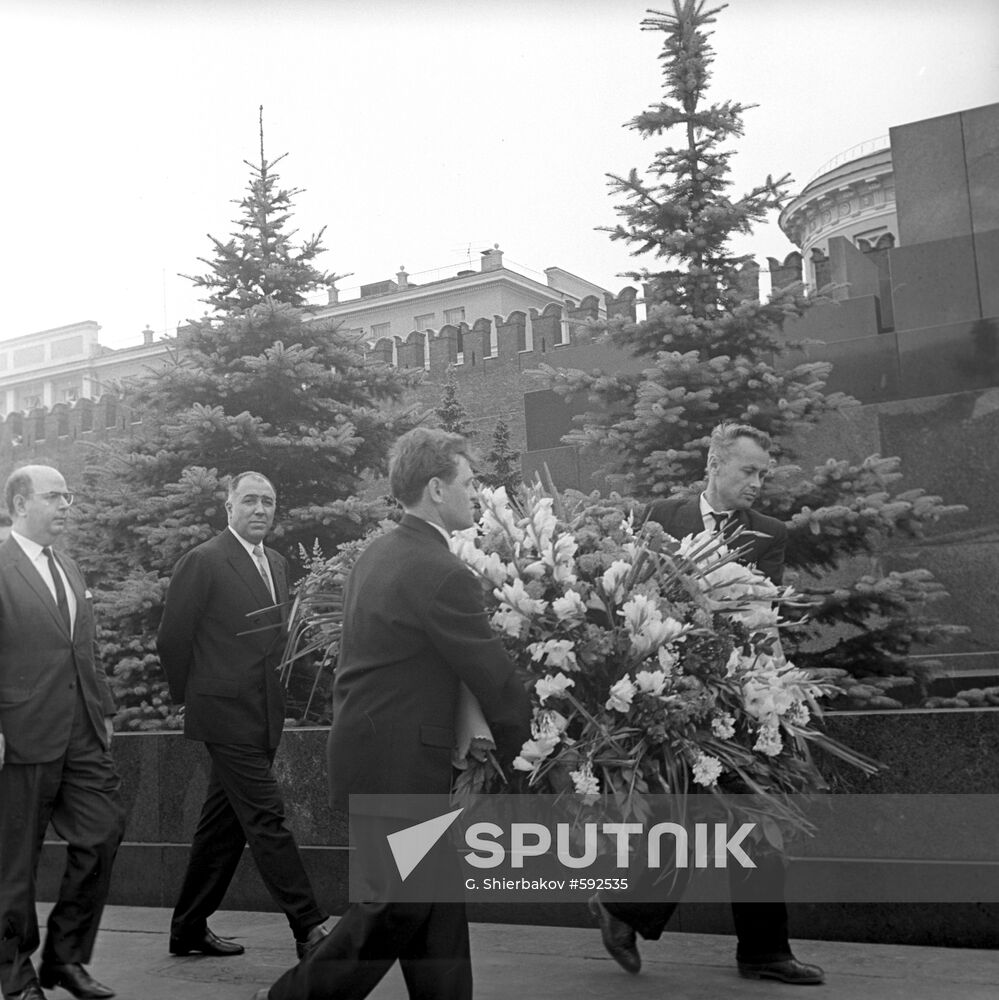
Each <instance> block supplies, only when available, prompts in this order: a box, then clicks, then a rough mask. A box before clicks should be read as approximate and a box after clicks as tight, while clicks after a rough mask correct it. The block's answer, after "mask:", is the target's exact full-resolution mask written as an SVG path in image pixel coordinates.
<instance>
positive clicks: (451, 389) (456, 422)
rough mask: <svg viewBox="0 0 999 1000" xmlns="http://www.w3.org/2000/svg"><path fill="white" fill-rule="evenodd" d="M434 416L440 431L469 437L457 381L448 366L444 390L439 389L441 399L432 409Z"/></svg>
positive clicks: (465, 413)
mask: <svg viewBox="0 0 999 1000" xmlns="http://www.w3.org/2000/svg"><path fill="white" fill-rule="evenodd" d="M434 414H435V415H436V417H437V426H438V427H440V429H441V430H442V431H448V432H449V433H451V434H464V435H465V437H471V431H470V430H469V427H468V412H467V411H466V410H465V407H464V406H463V405H462V402H461V400H460V399H459V398H458V379H457V377H456V376H455V373H454V367H453V366H452V365H448V369H447V374H446V375H445V376H444V388H443V389H441V398H440V400H439V402H438V403H437V406H436V407H435V409H434Z"/></svg>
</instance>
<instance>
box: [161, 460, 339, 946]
mask: <svg viewBox="0 0 999 1000" xmlns="http://www.w3.org/2000/svg"><path fill="white" fill-rule="evenodd" d="M276 505H277V496H276V493H275V490H274V486H273V485H272V484H271V482H270V480H269V479H267V477H266V476H264V475H262V474H261V473H259V472H242V473H240V474H239V475H237V476H234V477H233V478H232V480H231V482H230V484H229V498H228V500H227V501H226V511H227V512H228V515H229V525H228V527H227V528H226V529H225V530H224V531H222V532H220V533H219V534H218V535H216V537H215V538H212V539H210V540H209V541H207V542H204V543H203V544H201V545H199V546H197V547H196V548H193V549H191V551H190V552H188V553H187V554H186V555H184V556H182V557H181V559H180V561H179V562H178V563H177V565H176V567H175V568H174V572H173V576H172V577H171V579H170V586H169V589H168V590H167V598H166V605H165V607H164V609H163V619H162V622H161V623H160V628H159V633H158V635H157V638H156V646H157V651H158V652H159V655H160V660H161V662H162V664H163V669H164V670H165V672H166V675H167V680H168V681H169V683H170V694H171V697H172V698H173V700H174V701H175V702H177V703H178V704H180V703H183V704H184V706H185V711H184V734H185V735H186V736H187V738H188V739H192V740H200V741H201V742H203V743H204V744H205V747H206V748H207V750H208V755H209V757H210V759H211V769H210V772H209V776H208V791H207V795H206V797H205V804H204V807H203V808H202V812H201V819H200V820H199V822H198V827H197V830H196V831H195V833H194V838H193V841H192V844H191V856H190V859H189V861H188V866H187V873H186V874H185V876H184V881H183V883H182V885H181V889H180V895H179V898H178V900H177V904H176V907H175V908H174V913H173V919H172V921H171V925H170V951H171V952H172V953H173V954H174V955H190V954H192V953H194V954H197V955H229V956H231V955H239V954H242V952H243V946H242V945H241V944H239V943H238V942H235V941H231V940H227V939H224V938H220V937H218V936H216V935H215V934H213V933H212V931H211V929H210V928H209V927H208V918H209V917H210V916H211V915H212V914H213V913H214V912H215V911H216V910H217V909H218V908H219V906H220V905H221V903H222V900H223V897H224V896H225V893H226V890H227V889H228V887H229V883H230V882H231V881H232V877H233V874H234V873H235V871H236V865H237V864H238V863H239V859H240V856H241V855H242V853H243V847H244V845H245V844H249V846H250V852H251V854H252V855H253V860H254V861H255V862H256V865H257V869H258V871H259V872H260V875H261V877H262V879H263V881H264V884H265V885H266V886H267V889H268V890H269V892H270V894H271V896H272V897H273V898H274V901H275V903H277V905H278V906H279V907H280V908H281V910H283V911H284V913H285V915H286V917H287V918H288V923H289V924H290V925H291V930H292V933H293V934H294V937H295V941H296V946H297V952H298V956H299V957H302V956H304V955H305V954H307V953H308V952H309V950H310V949H312V948H313V947H314V946H315V945H316V944H317V943H318V942H319V941H320V940H321V939H322V938H323V937H324V936H325V935H326V934H327V933H328V932H329V930H330V928H331V926H332V922H331V921H329V920H328V918H327V915H326V913H324V912H323V911H322V910H320V908H319V906H318V904H317V903H316V899H315V894H314V893H313V891H312V886H311V884H310V882H309V878H308V876H307V875H306V872H305V868H304V866H303V864H302V860H301V857H300V855H299V852H298V846H297V844H296V843H295V838H294V836H293V835H292V833H291V831H290V830H289V829H288V826H287V824H286V822H285V808H284V800H283V799H282V796H281V790H280V788H279V787H278V784H277V780H276V778H275V776H274V771H273V763H274V755H275V753H276V752H277V747H278V743H279V742H280V740H281V731H282V727H283V724H284V707H285V699H284V688H283V687H282V685H281V682H280V678H279V676H278V671H277V667H278V665H279V663H280V660H281V651H282V648H283V644H284V638H285V619H286V616H287V610H286V606H287V600H288V583H287V572H286V568H285V560H284V558H283V557H282V556H281V555H280V554H279V553H277V552H275V551H274V550H273V549H269V548H266V547H265V546H264V544H263V541H264V538H265V537H266V535H267V533H268V532H269V531H270V529H271V525H272V524H273V523H274V513H275V508H276Z"/></svg>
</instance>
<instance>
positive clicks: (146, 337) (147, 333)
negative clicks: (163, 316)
mask: <svg viewBox="0 0 999 1000" xmlns="http://www.w3.org/2000/svg"><path fill="white" fill-rule="evenodd" d="M152 342H153V331H152V329H151V328H150V326H149V324H148V323H147V324H146V328H145V330H143V331H142V343H143V344H144V345H145V346H147V347H148V346H149V345H150V344H151V343H152Z"/></svg>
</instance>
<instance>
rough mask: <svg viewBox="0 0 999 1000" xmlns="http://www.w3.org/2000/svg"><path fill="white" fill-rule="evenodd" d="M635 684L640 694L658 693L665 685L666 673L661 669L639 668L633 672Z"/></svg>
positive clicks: (660, 692) (661, 691)
mask: <svg viewBox="0 0 999 1000" xmlns="http://www.w3.org/2000/svg"><path fill="white" fill-rule="evenodd" d="M635 684H636V685H638V690H639V691H641V692H642V694H653V695H660V694H662V693H663V688H664V687H666V674H665V673H664V672H663V671H662V670H639V671H637V672H636V674H635Z"/></svg>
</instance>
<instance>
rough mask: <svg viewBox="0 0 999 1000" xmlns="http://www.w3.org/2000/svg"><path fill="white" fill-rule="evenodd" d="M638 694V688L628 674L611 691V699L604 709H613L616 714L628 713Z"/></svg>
mask: <svg viewBox="0 0 999 1000" xmlns="http://www.w3.org/2000/svg"><path fill="white" fill-rule="evenodd" d="M637 693H638V688H637V687H635V685H634V682H633V681H632V680H631V678H630V677H628V676H627V674H626V675H625V676H624V677H622V678H621V679H620V680H619V681H617V682H616V683H615V684H614V686H613V687H612V688H611V689H610V697H609V698H608V699H607V701H606V702H605V703H604V708H608V709H613V710H614V711H615V712H627V711H628V709H629V708H631V702H632V699H634V697H635V695H636V694H637Z"/></svg>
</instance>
